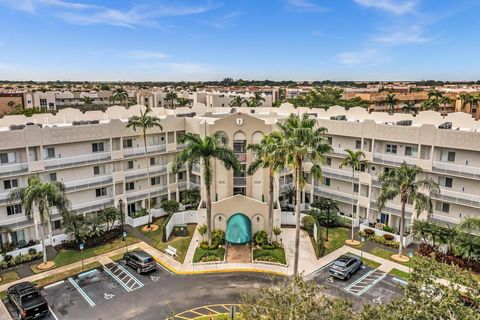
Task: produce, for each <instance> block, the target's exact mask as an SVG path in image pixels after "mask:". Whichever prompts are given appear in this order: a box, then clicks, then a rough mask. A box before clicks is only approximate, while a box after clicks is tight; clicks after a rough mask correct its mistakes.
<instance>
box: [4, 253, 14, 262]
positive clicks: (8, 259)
mask: <svg viewBox="0 0 480 320" xmlns="http://www.w3.org/2000/svg"><path fill="white" fill-rule="evenodd" d="M12 259H13V256H11V255H9V254H6V255H5V256H4V257H3V261H5V262H7V263H8V262H10V261H11V260H12Z"/></svg>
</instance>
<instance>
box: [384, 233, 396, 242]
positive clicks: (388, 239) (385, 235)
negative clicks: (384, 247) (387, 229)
mask: <svg viewBox="0 0 480 320" xmlns="http://www.w3.org/2000/svg"><path fill="white" fill-rule="evenodd" d="M383 237H384V238H385V240H387V241H392V240H393V239H395V237H394V236H393V235H391V234H388V233H386V234H384V235H383Z"/></svg>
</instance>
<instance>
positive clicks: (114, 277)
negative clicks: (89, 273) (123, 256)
mask: <svg viewBox="0 0 480 320" xmlns="http://www.w3.org/2000/svg"><path fill="white" fill-rule="evenodd" d="M103 270H105V272H106V273H108V274H109V275H110V276H111V277H112V278H113V279H115V281H117V282H118V283H120V285H121V286H122V287H123V289H125V290H127V292H130V291H131V290H130V288H129V287H128V286H127V285H125V284H124V283H123V282H122V281H121V280H120V279H119V278H118V276H117V275H115V274H114V273H113V272H111V271H110V270H109V269H108V268H107V267H106V266H103Z"/></svg>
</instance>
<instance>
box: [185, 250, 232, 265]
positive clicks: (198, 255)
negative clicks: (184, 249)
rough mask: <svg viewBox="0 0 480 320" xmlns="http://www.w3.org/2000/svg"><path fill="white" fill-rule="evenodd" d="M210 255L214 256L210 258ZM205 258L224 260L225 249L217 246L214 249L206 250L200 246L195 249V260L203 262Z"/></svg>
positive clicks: (195, 261)
mask: <svg viewBox="0 0 480 320" xmlns="http://www.w3.org/2000/svg"><path fill="white" fill-rule="evenodd" d="M209 257H212V258H210V259H209ZM204 258H205V259H206V260H207V261H223V259H224V258H225V249H224V248H217V249H213V250H205V249H202V248H200V247H198V248H197V249H195V254H194V255H193V262H194V263H197V262H201V261H202V259H204Z"/></svg>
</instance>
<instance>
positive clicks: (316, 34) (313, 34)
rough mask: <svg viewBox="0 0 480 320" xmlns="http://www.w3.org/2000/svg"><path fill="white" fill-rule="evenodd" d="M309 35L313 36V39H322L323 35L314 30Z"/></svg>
mask: <svg viewBox="0 0 480 320" xmlns="http://www.w3.org/2000/svg"><path fill="white" fill-rule="evenodd" d="M311 35H312V36H314V37H323V36H324V35H325V34H324V33H323V32H321V31H318V30H314V31H312V33H311Z"/></svg>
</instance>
